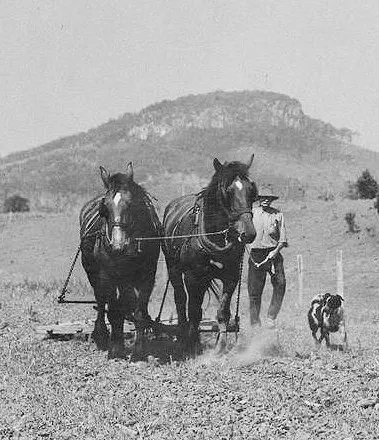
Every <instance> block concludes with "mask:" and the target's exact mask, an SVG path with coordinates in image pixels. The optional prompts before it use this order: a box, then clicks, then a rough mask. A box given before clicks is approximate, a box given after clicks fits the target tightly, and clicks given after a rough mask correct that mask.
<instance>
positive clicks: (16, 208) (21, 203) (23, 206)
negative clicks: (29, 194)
mask: <svg viewBox="0 0 379 440" xmlns="http://www.w3.org/2000/svg"><path fill="white" fill-rule="evenodd" d="M27 211H30V207H29V200H28V199H26V198H25V197H21V196H19V195H15V196H11V197H8V198H7V199H5V202H4V212H27Z"/></svg>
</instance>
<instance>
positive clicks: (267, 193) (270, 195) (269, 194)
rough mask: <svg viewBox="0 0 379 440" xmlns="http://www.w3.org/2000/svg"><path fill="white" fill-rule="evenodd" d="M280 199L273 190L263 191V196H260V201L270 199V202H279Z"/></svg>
mask: <svg viewBox="0 0 379 440" xmlns="http://www.w3.org/2000/svg"><path fill="white" fill-rule="evenodd" d="M278 198H279V196H276V195H275V194H273V192H272V191H271V190H266V191H262V194H259V195H258V200H262V199H269V200H271V201H273V200H277V199H278Z"/></svg>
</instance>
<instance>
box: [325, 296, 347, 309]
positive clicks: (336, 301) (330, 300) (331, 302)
mask: <svg viewBox="0 0 379 440" xmlns="http://www.w3.org/2000/svg"><path fill="white" fill-rule="evenodd" d="M328 295H329V296H328V297H327V298H326V299H325V307H327V308H328V309H331V310H336V309H338V308H339V307H341V306H342V301H343V298H342V296H341V295H330V294H328Z"/></svg>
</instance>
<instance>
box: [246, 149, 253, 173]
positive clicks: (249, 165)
mask: <svg viewBox="0 0 379 440" xmlns="http://www.w3.org/2000/svg"><path fill="white" fill-rule="evenodd" d="M253 160H254V153H253V154H252V155H251V158H250V161H249V163H248V164H247V169H249V168H250V167H251V164H252V163H253Z"/></svg>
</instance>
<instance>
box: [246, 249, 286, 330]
mask: <svg viewBox="0 0 379 440" xmlns="http://www.w3.org/2000/svg"><path fill="white" fill-rule="evenodd" d="M272 250H273V249H272V248H271V249H252V250H251V252H250V258H249V272H248V279H247V289H248V292H249V299H250V322H251V325H254V324H260V319H259V314H260V311H261V301H262V292H263V288H264V286H265V283H266V275H267V273H269V274H270V276H271V284H272V287H273V294H272V297H271V302H270V306H269V309H268V313H267V315H268V317H269V318H271V319H276V317H277V316H278V313H279V311H280V308H281V306H282V302H283V297H284V293H285V291H286V277H285V274H284V266H283V257H282V255H281V254H280V253H278V254H277V256H276V257H275V258H274V260H271V261H269V262H268V263H265V264H263V265H262V266H261V267H259V268H257V267H256V266H255V264H254V263H260V262H261V261H263V260H265V259H266V257H267V255H268V254H269V253H270V252H271V251H272ZM251 260H253V261H251Z"/></svg>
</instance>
